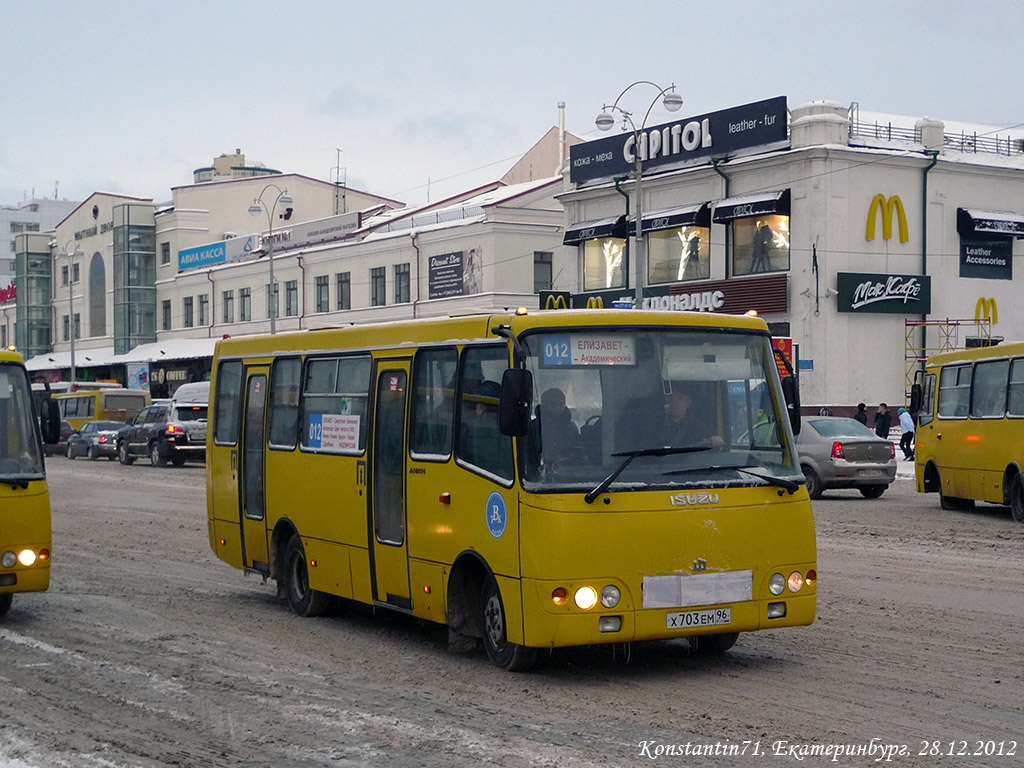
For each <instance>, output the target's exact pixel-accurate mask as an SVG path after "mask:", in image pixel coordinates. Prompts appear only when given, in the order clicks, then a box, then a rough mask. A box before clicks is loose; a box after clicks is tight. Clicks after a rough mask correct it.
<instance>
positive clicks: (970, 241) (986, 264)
mask: <svg viewBox="0 0 1024 768" xmlns="http://www.w3.org/2000/svg"><path fill="white" fill-rule="evenodd" d="M960 277H980V278H983V279H986V280H1013V240H1011V239H1010V238H1008V237H993V238H987V239H980V238H967V237H961V238H960Z"/></svg>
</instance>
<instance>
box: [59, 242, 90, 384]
mask: <svg viewBox="0 0 1024 768" xmlns="http://www.w3.org/2000/svg"><path fill="white" fill-rule="evenodd" d="M72 242H73V241H72V240H68V241H67V242H66V243H64V250H63V251H62V252H61V254H60V255H61V256H66V257H67V259H68V338H69V339H70V340H71V389H74V388H75V257H76V256H85V251H83V250H82V249H81V248H75V250H74V251H71V250H69V249H70V247H71V243H72Z"/></svg>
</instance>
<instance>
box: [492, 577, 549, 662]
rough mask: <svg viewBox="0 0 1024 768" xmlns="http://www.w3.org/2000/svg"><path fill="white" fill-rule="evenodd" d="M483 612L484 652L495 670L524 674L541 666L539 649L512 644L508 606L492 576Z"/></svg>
mask: <svg viewBox="0 0 1024 768" xmlns="http://www.w3.org/2000/svg"><path fill="white" fill-rule="evenodd" d="M480 602H481V606H482V609H483V616H482V625H483V630H484V649H485V650H486V651H487V656H488V658H489V659H490V660H491V661H492V662H493V663H494V665H495V666H498V667H501V668H502V669H507V670H509V671H510V672H522V671H524V670H527V669H530V668H531V667H532V666H533V665H534V664H536V663H537V649H536V648H527V647H526V646H522V645H517V644H516V643H510V642H509V641H508V635H507V633H506V631H505V627H506V621H505V606H504V604H503V603H502V602H501V591H500V590H499V589H498V582H497V581H496V580H495V578H494V576H493V575H491V574H488V576H487V579H486V580H485V581H484V585H483V589H482V590H481V593H480Z"/></svg>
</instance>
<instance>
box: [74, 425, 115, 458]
mask: <svg viewBox="0 0 1024 768" xmlns="http://www.w3.org/2000/svg"><path fill="white" fill-rule="evenodd" d="M127 426H128V424H127V422H124V421H87V422H85V424H83V425H82V428H81V429H80V430H78V431H77V432H74V433H72V435H71V437H69V438H68V446H67V450H66V452H65V455H66V456H67V457H68V458H69V459H74V458H76V457H78V456H88V457H89V458H90V459H91V460H93V461H95V460H96V459H98V458H99V457H100V456H106V457H107V458H108V459H110V460H111V461H113V460H114V459H116V458H117V435H118V433H119V432H120V431H121V430H122V429H124V428H125V427H127Z"/></svg>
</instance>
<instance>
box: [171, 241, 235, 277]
mask: <svg viewBox="0 0 1024 768" xmlns="http://www.w3.org/2000/svg"><path fill="white" fill-rule="evenodd" d="M226 260H227V252H226V251H225V250H224V241H223V240H222V241H221V242H219V243H210V244H209V245H200V246H198V247H196V248H182V249H181V250H180V251H178V271H179V272H180V271H182V270H185V269H195V268H197V267H208V266H210V265H211V264H221V263H223V262H224V261H226Z"/></svg>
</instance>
